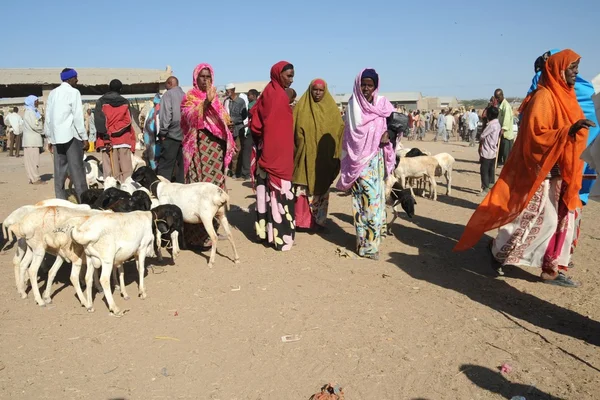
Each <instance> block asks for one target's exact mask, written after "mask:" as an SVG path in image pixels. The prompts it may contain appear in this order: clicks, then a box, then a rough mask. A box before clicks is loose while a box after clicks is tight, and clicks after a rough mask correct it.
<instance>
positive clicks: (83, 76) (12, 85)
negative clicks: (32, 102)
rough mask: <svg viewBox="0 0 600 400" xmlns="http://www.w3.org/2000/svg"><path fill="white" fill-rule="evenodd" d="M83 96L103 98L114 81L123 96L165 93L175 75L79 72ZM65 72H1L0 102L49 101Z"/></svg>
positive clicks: (142, 71)
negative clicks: (117, 83) (13, 99)
mask: <svg viewBox="0 0 600 400" xmlns="http://www.w3.org/2000/svg"><path fill="white" fill-rule="evenodd" d="M76 70H77V73H78V79H79V83H78V84H77V89H79V91H80V92H81V95H82V96H86V95H89V96H100V95H102V94H104V93H106V92H107V91H108V84H109V82H110V81H111V80H113V79H119V80H120V81H121V82H123V90H122V93H123V94H124V95H136V94H142V93H157V92H159V91H164V89H165V85H164V82H165V81H166V79H167V78H168V77H169V76H171V75H172V74H173V71H172V70H171V67H169V66H167V68H165V69H164V70H154V69H125V68H76ZM61 71H62V68H27V69H0V98H24V97H27V96H29V95H35V96H38V97H40V98H41V99H46V98H47V97H48V94H49V93H50V91H51V90H52V89H54V88H55V87H57V86H59V85H60V84H61V83H62V82H61V80H60V73H61Z"/></svg>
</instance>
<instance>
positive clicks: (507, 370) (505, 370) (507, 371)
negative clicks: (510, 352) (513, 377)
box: [500, 363, 512, 374]
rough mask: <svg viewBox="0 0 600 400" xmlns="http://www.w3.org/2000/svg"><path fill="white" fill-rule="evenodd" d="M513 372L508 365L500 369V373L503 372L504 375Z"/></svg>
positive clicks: (505, 364)
mask: <svg viewBox="0 0 600 400" xmlns="http://www.w3.org/2000/svg"><path fill="white" fill-rule="evenodd" d="M511 371H512V367H511V366H510V365H508V364H507V363H504V364H502V366H501V367H500V372H502V373H503V374H510V372H511Z"/></svg>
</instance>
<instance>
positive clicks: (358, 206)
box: [352, 150, 387, 257]
mask: <svg viewBox="0 0 600 400" xmlns="http://www.w3.org/2000/svg"><path fill="white" fill-rule="evenodd" d="M384 178H385V164H384V160H383V151H382V150H379V152H378V153H377V154H376V155H375V157H373V159H372V160H371V161H370V162H369V164H368V165H367V166H366V167H365V169H364V170H363V171H362V172H361V173H360V176H359V177H358V179H357V180H356V182H354V185H353V186H352V210H353V212H354V227H355V228H356V251H357V253H358V255H359V256H361V257H365V256H367V257H370V256H376V255H378V253H379V246H380V244H381V240H382V238H384V237H385V236H386V231H387V221H386V217H387V214H386V209H385V207H386V204H385V187H384V185H385V183H384Z"/></svg>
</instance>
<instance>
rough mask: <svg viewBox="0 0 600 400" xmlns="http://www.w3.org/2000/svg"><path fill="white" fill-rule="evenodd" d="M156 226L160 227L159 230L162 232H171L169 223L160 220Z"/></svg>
mask: <svg viewBox="0 0 600 400" xmlns="http://www.w3.org/2000/svg"><path fill="white" fill-rule="evenodd" d="M156 227H157V228H158V230H159V231H160V232H161V233H167V232H169V227H168V226H167V224H166V223H165V222H164V221H158V222H157V223H156Z"/></svg>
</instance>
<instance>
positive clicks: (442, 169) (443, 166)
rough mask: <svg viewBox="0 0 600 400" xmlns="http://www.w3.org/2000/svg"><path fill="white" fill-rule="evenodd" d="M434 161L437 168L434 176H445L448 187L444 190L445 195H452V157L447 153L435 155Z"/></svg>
mask: <svg viewBox="0 0 600 400" xmlns="http://www.w3.org/2000/svg"><path fill="white" fill-rule="evenodd" d="M433 157H435V159H436V160H437V161H438V164H439V168H437V169H436V171H435V176H445V177H446V183H447V184H448V187H447V189H446V195H448V196H450V195H451V194H452V168H453V166H454V161H455V160H454V157H452V156H451V155H450V154H448V153H440V154H436V155H435V156H433Z"/></svg>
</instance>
